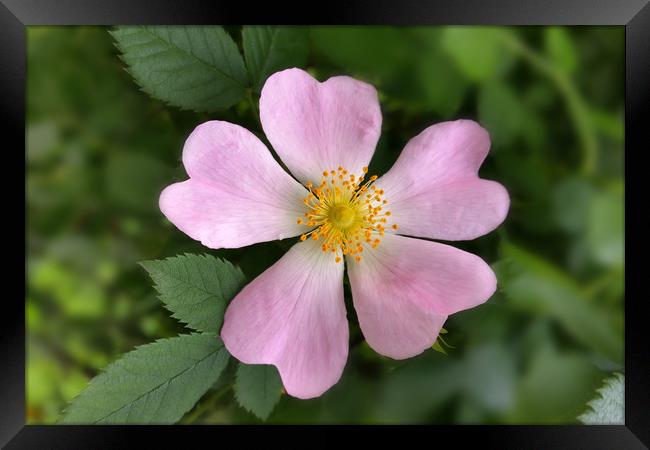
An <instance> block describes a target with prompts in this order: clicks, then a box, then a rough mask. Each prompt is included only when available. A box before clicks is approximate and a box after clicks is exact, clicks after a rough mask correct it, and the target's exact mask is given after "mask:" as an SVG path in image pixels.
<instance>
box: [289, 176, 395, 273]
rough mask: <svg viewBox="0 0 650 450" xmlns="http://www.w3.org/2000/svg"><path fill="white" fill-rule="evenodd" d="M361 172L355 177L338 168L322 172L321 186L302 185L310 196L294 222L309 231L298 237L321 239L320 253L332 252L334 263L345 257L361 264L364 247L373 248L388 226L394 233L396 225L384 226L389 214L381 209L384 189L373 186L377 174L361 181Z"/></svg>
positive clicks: (313, 184)
mask: <svg viewBox="0 0 650 450" xmlns="http://www.w3.org/2000/svg"><path fill="white" fill-rule="evenodd" d="M361 172H362V173H361V174H360V175H355V174H353V173H350V172H349V171H348V170H347V169H345V168H344V167H343V166H338V167H337V168H336V169H330V170H323V178H322V180H321V182H320V183H318V184H316V183H313V182H311V181H310V182H308V183H306V184H305V187H306V188H307V189H308V190H309V195H307V196H306V197H305V198H304V199H303V204H304V205H306V206H307V208H308V212H307V213H305V214H304V217H299V218H298V219H297V223H298V225H304V226H307V227H309V228H311V230H310V231H308V232H306V233H304V234H303V235H301V236H300V240H301V241H305V240H307V238H311V239H313V240H315V241H317V240H321V250H322V251H323V253H332V254H333V255H334V260H335V262H337V263H339V262H341V261H342V260H343V256H344V255H349V256H350V260H354V261H356V262H361V260H362V258H361V253H362V252H363V251H364V246H365V245H367V246H368V247H369V248H376V247H377V246H378V245H379V244H380V243H381V237H382V236H384V233H385V231H386V230H387V229H388V227H390V229H392V230H397V224H394V223H392V224H388V223H387V222H388V219H387V218H388V217H390V216H391V212H390V211H385V210H384V208H383V207H385V206H386V204H387V203H388V201H387V200H385V199H384V197H383V196H384V190H383V189H377V187H376V186H373V184H372V183H374V182H375V181H376V180H377V178H378V177H377V175H373V176H371V177H370V178H368V180H367V181H365V182H364V178H365V175H366V174H367V173H368V168H367V167H363V168H362V169H361Z"/></svg>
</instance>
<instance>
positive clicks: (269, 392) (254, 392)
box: [235, 363, 282, 420]
mask: <svg viewBox="0 0 650 450" xmlns="http://www.w3.org/2000/svg"><path fill="white" fill-rule="evenodd" d="M281 394H282V380H281V379H280V375H279V374H278V371H277V369H276V368H275V366H271V365H261V364H260V365H257V364H256V365H247V364H241V363H240V364H239V367H238V368H237V382H236V383H235V397H236V398H237V402H239V404H240V405H241V406H242V407H243V408H244V409H246V410H248V411H250V412H252V413H253V414H255V415H256V416H257V417H259V418H260V419H262V420H266V419H267V417H269V414H271V411H273V408H275V405H276V404H277V403H278V401H279V400H280V395H281Z"/></svg>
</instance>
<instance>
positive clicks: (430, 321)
mask: <svg viewBox="0 0 650 450" xmlns="http://www.w3.org/2000/svg"><path fill="white" fill-rule="evenodd" d="M260 118H261V122H262V126H263V128H264V132H265V133H266V136H267V137H268V139H269V141H270V142H271V144H272V145H273V147H274V149H275V150H276V152H277V153H278V155H279V156H280V158H282V161H283V162H284V163H285V164H286V166H287V167H288V169H289V170H290V171H291V173H292V174H293V175H294V176H295V178H296V179H297V180H299V181H300V182H298V181H296V179H294V178H292V177H291V175H289V174H288V173H287V172H285V171H284V170H283V169H282V168H281V167H280V165H279V164H278V163H277V162H276V161H275V160H274V159H273V157H272V156H271V153H270V152H269V150H268V149H267V148H266V146H265V145H264V144H263V143H262V142H261V141H260V140H259V139H258V138H257V137H255V135H253V134H252V133H251V132H249V131H248V130H246V129H244V128H242V127H240V126H238V125H234V124H231V123H228V122H221V121H210V122H206V123H204V124H201V125H199V126H198V127H197V128H196V129H195V130H194V131H193V132H192V134H191V135H190V136H189V137H188V139H187V141H186V143H185V147H184V149H183V164H184V165H185V169H186V170H187V173H188V175H189V177H190V178H189V179H188V180H186V181H183V182H181V183H176V184H173V185H171V186H168V187H167V188H166V189H165V190H164V191H163V192H162V194H161V196H160V209H161V211H162V212H163V214H164V215H165V216H166V217H167V218H168V219H169V220H170V221H171V222H172V223H174V224H175V225H176V226H177V227H178V228H179V229H180V230H181V231H183V232H184V233H186V234H187V235H189V236H190V237H192V238H193V239H196V240H200V241H201V242H202V243H203V244H204V245H205V246H207V247H210V248H215V249H216V248H236V247H243V246H246V245H250V244H254V243H256V242H264V241H270V240H275V239H285V238H289V237H292V236H300V237H301V240H300V241H299V242H298V243H296V244H295V245H294V246H293V247H292V248H291V249H290V250H289V251H288V252H287V253H286V254H285V255H284V256H283V257H282V258H281V259H280V260H279V261H278V262H277V263H275V264H274V265H273V266H271V267H270V268H269V269H267V270H266V271H265V272H264V273H262V274H261V275H260V276H258V277H257V278H256V279H254V280H253V281H252V282H250V283H249V284H248V285H247V286H246V287H245V288H244V289H243V290H242V291H241V292H240V293H239V294H238V295H237V296H236V297H235V299H234V300H233V301H232V302H231V303H230V306H229V307H228V309H227V311H226V315H225V319H224V325H223V328H222V329H221V337H222V339H223V341H224V343H225V345H226V348H227V349H228V351H229V352H230V353H231V354H232V355H233V356H235V357H236V358H237V359H239V360H240V361H242V362H244V363H247V364H273V365H275V366H277V368H278V370H279V372H280V376H281V377H282V382H283V384H284V386H285V389H286V391H287V393H289V394H290V395H293V396H295V397H299V398H311V397H317V396H319V395H321V394H322V393H323V392H325V391H326V390H327V389H329V388H330V387H331V386H333V385H334V384H335V383H336V382H337V381H338V380H339V378H340V377H341V374H342V372H343V368H344V366H345V362H346V359H347V355H348V323H347V320H346V310H345V304H344V301H343V270H344V264H343V260H345V261H346V263H347V264H346V265H347V267H348V275H349V278H350V285H351V288H352V297H353V301H354V308H355V309H356V312H357V315H358V317H359V324H360V326H361V330H362V331H363V334H364V336H365V338H366V341H367V342H368V345H370V347H372V348H373V349H374V350H375V351H377V352H378V353H381V354H382V355H386V356H389V357H391V358H395V359H403V358H409V357H411V356H415V355H418V354H419V353H421V352H423V351H424V350H426V349H427V348H429V347H431V345H432V344H433V343H434V341H435V340H436V337H437V335H438V332H439V330H440V328H441V327H442V325H443V323H444V322H445V320H446V319H447V316H449V315H450V314H453V313H455V312H458V311H461V310H464V309H468V308H472V307H475V306H477V305H480V304H482V303H483V302H485V301H486V300H487V299H488V298H490V296H491V295H492V294H493V293H494V291H495V289H496V278H495V276H494V273H493V272H492V270H491V269H490V267H489V266H488V265H487V264H486V263H485V262H484V261H483V260H482V259H481V258H479V257H477V256H475V255H472V254H470V253H467V252H464V251H461V250H458V249H456V248H454V247H451V246H448V245H444V244H439V243H436V242H431V241H428V240H422V239H415V238H412V237H407V236H417V237H421V238H429V239H441V240H451V241H453V240H467V239H474V238H476V237H478V236H481V235H483V234H486V233H488V232H490V231H492V230H493V229H494V228H496V227H497V226H498V225H499V224H500V223H501V222H502V221H503V220H504V219H505V217H506V214H507V212H508V207H509V203H510V201H509V197H508V193H507V192H506V190H505V189H504V187H503V186H502V185H500V184H499V183H496V182H494V181H489V180H483V179H480V178H479V177H478V169H479V167H480V165H481V163H482V162H483V160H484V159H485V157H486V156H487V153H488V150H489V147H490V139H489V136H488V133H487V132H486V131H485V130H484V129H483V128H481V127H480V126H479V125H478V124H477V123H476V122H473V121H470V120H457V121H453V122H443V123H439V124H437V125H433V126H431V127H429V128H427V129H426V130H424V131H423V132H422V133H420V134H419V135H418V136H416V137H415V138H413V139H411V140H410V141H409V142H408V143H407V144H406V147H405V148H404V150H403V151H402V153H401V155H400V157H399V159H398V160H397V162H396V163H395V165H394V166H393V167H392V168H391V169H390V170H389V171H388V172H387V173H386V174H385V175H384V176H382V177H381V178H379V179H377V177H376V176H372V177H369V178H366V176H367V175H366V171H367V168H366V166H367V165H368V163H369V162H370V159H371V158H372V155H373V152H374V150H375V145H376V144H377V140H378V139H379V133H380V128H381V112H380V109H379V102H378V100H377V93H376V91H375V89H374V88H373V87H372V86H370V85H368V84H366V83H363V82H361V81H357V80H355V79H353V78H349V77H345V76H339V77H333V78H330V79H328V80H327V81H325V82H323V83H319V82H318V81H316V80H315V79H314V78H312V77H311V76H310V75H308V74H307V73H306V72H304V71H302V70H299V69H289V70H284V71H282V72H278V73H275V74H274V75H272V76H271V77H269V79H268V80H267V81H266V84H265V85H264V88H263V89H262V94H261V98H260ZM301 183H302V184H301Z"/></svg>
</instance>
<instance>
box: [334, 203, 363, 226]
mask: <svg viewBox="0 0 650 450" xmlns="http://www.w3.org/2000/svg"><path fill="white" fill-rule="evenodd" d="M327 217H328V219H329V220H330V222H332V225H333V226H334V227H336V228H339V229H341V230H346V229H348V228H350V227H351V226H352V225H354V222H355V220H356V218H357V212H356V211H355V210H354V209H353V208H351V207H350V206H347V205H335V206H332V207H331V208H330V209H329V211H328V213H327Z"/></svg>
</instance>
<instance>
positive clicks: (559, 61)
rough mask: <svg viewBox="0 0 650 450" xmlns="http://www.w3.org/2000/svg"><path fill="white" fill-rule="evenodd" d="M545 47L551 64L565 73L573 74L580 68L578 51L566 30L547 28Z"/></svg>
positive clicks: (545, 31) (545, 30)
mask: <svg viewBox="0 0 650 450" xmlns="http://www.w3.org/2000/svg"><path fill="white" fill-rule="evenodd" d="M544 47H545V50H546V55H547V57H548V59H549V60H550V61H551V63H553V65H555V66H556V67H559V68H560V69H561V70H563V71H564V72H566V73H572V72H574V71H575V70H576V68H577V67H578V58H577V56H576V49H575V46H574V45H573V42H572V41H571V36H570V35H569V32H568V31H567V29H566V28H563V27H547V28H545V29H544Z"/></svg>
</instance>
